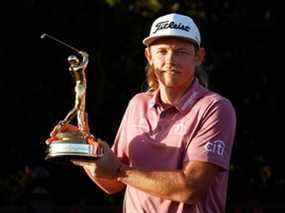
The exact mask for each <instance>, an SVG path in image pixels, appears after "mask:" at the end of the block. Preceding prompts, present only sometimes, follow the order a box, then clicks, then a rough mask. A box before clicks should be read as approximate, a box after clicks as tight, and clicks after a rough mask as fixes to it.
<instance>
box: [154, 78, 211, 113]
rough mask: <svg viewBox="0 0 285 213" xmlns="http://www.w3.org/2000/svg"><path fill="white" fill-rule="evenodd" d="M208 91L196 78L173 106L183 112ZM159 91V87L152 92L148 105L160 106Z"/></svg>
mask: <svg viewBox="0 0 285 213" xmlns="http://www.w3.org/2000/svg"><path fill="white" fill-rule="evenodd" d="M206 91H208V90H207V89H206V88H204V87H203V86H202V85H201V84H200V83H199V81H198V80H197V79H195V80H194V82H193V84H192V85H191V86H190V87H189V89H188V90H187V91H186V93H185V94H184V95H183V96H182V98H181V99H180V100H179V101H178V102H177V103H176V104H175V105H174V107H175V108H176V109H177V110H178V111H179V112H183V111H185V110H188V109H189V108H191V107H192V106H193V105H194V103H196V101H197V100H198V99H199V98H200V97H202V96H203V94H205V92H206ZM161 105H162V104H161V99H160V92H159V89H157V90H155V91H154V92H153V96H152V98H151V99H150V101H149V107H150V108H152V107H157V106H161Z"/></svg>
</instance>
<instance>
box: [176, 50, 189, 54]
mask: <svg viewBox="0 0 285 213" xmlns="http://www.w3.org/2000/svg"><path fill="white" fill-rule="evenodd" d="M177 53H178V54H180V55H189V54H190V53H189V52H188V51H186V50H178V51H177Z"/></svg>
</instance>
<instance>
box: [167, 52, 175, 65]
mask: <svg viewBox="0 0 285 213" xmlns="http://www.w3.org/2000/svg"><path fill="white" fill-rule="evenodd" d="M166 60H167V62H169V63H175V62H176V54H175V52H174V51H168V53H167V57H166Z"/></svg>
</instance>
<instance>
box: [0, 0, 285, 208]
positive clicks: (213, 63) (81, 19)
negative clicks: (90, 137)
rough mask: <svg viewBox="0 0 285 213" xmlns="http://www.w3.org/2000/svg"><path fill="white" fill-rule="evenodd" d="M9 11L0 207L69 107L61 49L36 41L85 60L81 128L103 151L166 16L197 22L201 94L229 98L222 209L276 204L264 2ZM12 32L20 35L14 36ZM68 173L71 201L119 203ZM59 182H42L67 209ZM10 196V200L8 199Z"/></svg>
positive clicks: (96, 4) (18, 189) (93, 4)
mask: <svg viewBox="0 0 285 213" xmlns="http://www.w3.org/2000/svg"><path fill="white" fill-rule="evenodd" d="M7 3H8V4H12V3H9V2H7ZM10 6H11V7H9V11H10V16H9V17H13V16H15V17H17V18H16V19H9V22H7V21H4V22H3V23H1V26H2V29H3V30H2V33H1V38H2V39H1V41H5V42H4V43H1V49H0V55H1V57H2V59H3V61H5V62H6V63H3V65H2V69H3V70H9V71H11V72H3V73H2V74H3V76H2V78H1V79H0V82H1V84H0V88H1V90H2V91H9V92H7V93H6V92H5V93H4V94H2V99H3V100H5V103H9V105H6V104H3V105H2V107H3V109H1V110H2V111H3V112H7V113H4V115H3V116H4V119H5V118H6V119H5V127H4V128H7V129H4V130H3V132H5V133H6V134H5V135H4V139H3V141H5V140H8V139H9V143H2V145H3V146H4V147H3V149H5V155H3V156H1V159H0V160H1V161H0V162H1V163H2V168H6V166H4V165H5V162H9V167H7V169H2V171H1V172H2V173H1V176H0V197H1V198H3V199H2V203H3V202H6V203H12V202H16V200H20V198H19V196H20V197H21V196H23V193H22V192H23V189H24V188H25V187H26V188H29V187H31V185H29V184H30V182H29V181H30V180H32V179H27V176H25V173H23V172H22V171H21V170H22V169H21V168H25V166H26V165H29V164H30V163H31V162H32V163H33V164H36V163H37V162H38V161H41V160H42V159H43V158H44V144H43V141H44V140H45V139H46V137H47V136H48V134H49V131H50V130H51V129H52V126H53V125H55V124H56V123H57V121H58V120H59V119H61V118H63V116H65V114H66V113H67V111H68V109H70V108H71V106H72V100H71V99H72V98H71V97H72V95H73V94H72V92H73V91H72V89H70V88H72V86H73V85H72V81H71V78H70V76H69V75H68V74H67V71H66V70H67V65H66V58H67V56H68V54H69V53H70V52H69V51H70V50H67V49H65V48H64V47H62V46H60V45H58V44H55V43H54V42H51V41H44V42H43V41H40V39H39V37H40V35H41V33H44V32H46V33H51V34H52V35H54V36H56V37H58V38H60V39H63V40H64V41H66V42H67V43H70V44H72V45H73V46H75V47H78V48H82V49H84V50H86V51H87V52H88V53H90V64H89V68H88V70H89V73H88V75H89V76H88V85H90V86H88V97H87V111H88V113H89V117H90V118H89V120H90V125H91V129H92V131H93V133H94V134H96V135H97V136H98V137H101V138H104V139H106V140H107V141H108V142H109V143H110V144H111V143H112V141H113V139H114V137H115V134H116V131H117V128H118V126H119V123H120V120H121V118H122V115H123V113H124V110H125V107H126V105H127V104H128V100H129V99H130V98H131V97H132V96H133V95H134V94H136V93H138V92H140V91H142V90H144V88H145V76H144V66H145V64H146V62H145V59H144V46H143V45H142V39H143V38H144V37H145V36H147V35H148V32H149V29H150V25H151V23H152V21H153V20H154V19H155V18H156V17H158V16H160V15H162V14H165V13H169V12H178V13H183V14H186V15H190V16H192V17H193V19H194V20H195V21H196V22H197V24H198V26H199V28H200V30H201V34H202V45H203V46H204V47H205V48H206V51H207V55H206V61H205V64H204V69H205V70H206V72H207V73H208V75H209V79H210V88H211V89H213V90H215V91H217V92H219V93H221V94H222V95H224V96H225V97H227V98H229V99H230V100H231V101H232V103H233V105H234V106H235V108H236V112H237V119H238V126H237V133H236V142H235V145H234V148H233V153H232V164H231V170H230V175H231V177H230V184H229V193H228V199H229V201H230V203H248V202H254V203H255V202H259V203H262V202H272V203H273V202H279V203H282V202H283V201H282V199H283V196H280V195H282V194H283V193H282V191H284V188H285V187H284V186H285V181H284V180H285V176H284V171H283V170H281V169H280V168H279V163H280V159H279V157H280V156H282V154H283V153H282V149H278V148H276V147H277V146H278V145H274V144H273V142H275V141H280V139H279V135H278V134H274V133H276V132H277V133H278V132H281V131H279V129H278V128H280V127H278V126H276V125H275V124H276V123H277V121H276V119H277V118H278V117H279V114H280V113H281V100H282V99H283V97H282V99H281V95H280V94H279V93H278V92H276V91H280V88H279V87H278V86H279V85H282V84H280V83H278V82H279V81H281V80H280V78H279V77H278V75H276V73H275V74H274V72H272V69H273V64H274V63H275V59H274V60H273V58H274V56H273V55H274V54H272V53H273V52H274V51H273V48H274V45H272V41H275V35H274V31H273V26H274V23H275V22H276V17H275V14H274V12H273V6H272V4H271V3H270V2H258V3H257V2H254V1H230V0H225V1H202V0H191V1H189V0H180V1H174V0H168V1H167V0H145V1H139V0H138V1H133V0H105V1H103V0H101V1H91V0H81V1H76V2H75V1H32V0H30V1H29V0H26V1H21V2H19V4H17V5H14V4H12V5H10ZM6 19H7V17H5V18H3V19H1V20H6ZM10 26H13V28H12V29H11V27H10ZM22 26H25V30H24V31H23V32H22V33H21V36H19V30H18V29H22V28H21V27H22ZM6 28H7V29H6ZM8 28H9V30H8ZM6 41H9V42H6ZM16 53H17V55H16ZM19 56H20V57H19ZM15 59H16V60H15ZM15 61H16V62H15ZM64 69H65V70H64ZM63 70H64V71H63ZM15 76H16V77H15ZM63 83H64V85H63ZM19 108H20V109H19ZM5 116H6V117H5ZM15 121H17V125H18V126H19V127H20V128H17V132H16V134H15V130H14V129H13V128H11V127H13V126H15ZM11 135H13V136H14V135H16V136H21V141H20V143H19V140H10V136H11ZM8 136H9V137H8ZM5 137H7V138H5ZM47 169H48V170H53V169H54V168H53V169H51V168H50V167H49V168H47ZM19 171H20V172H19ZM73 172H74V171H73ZM73 172H70V173H69V176H70V182H66V184H71V183H72V181H78V179H80V180H82V181H83V182H84V183H85V185H84V184H82V186H80V185H79V186H78V187H81V188H82V189H81V190H82V191H80V190H79V189H74V190H75V191H76V190H79V194H84V192H83V191H85V192H86V193H87V194H88V193H90V194H92V200H94V202H97V204H98V203H99V204H103V205H104V204H106V205H108V204H112V205H113V204H114V205H115V204H118V203H120V202H121V197H120V196H121V195H120V196H118V197H115V198H114V197H109V196H106V195H105V194H104V193H103V192H101V191H100V190H99V189H96V187H95V186H94V185H93V183H91V182H88V179H87V178H86V177H85V178H86V179H84V178H82V177H78V176H76V178H77V179H76V178H73V179H72V178H71V177H72V175H75V174H74V173H73ZM55 174H58V175H55ZM80 174H81V173H80ZM60 175H62V176H66V169H61V170H57V171H56V172H52V173H51V178H52V177H53V178H55V177H56V178H57V181H53V182H52V183H51V186H54V188H56V189H51V193H52V194H58V195H63V194H65V195H64V196H66V197H67V198H66V199H67V200H68V198H69V197H68V196H71V195H72V192H71V191H68V190H69V189H68V187H67V186H66V187H58V185H57V184H61V183H63V182H64V180H63V179H60V178H61V177H60ZM76 175H77V174H76ZM83 175H84V174H82V176H83ZM71 180H72V181H71ZM33 181H34V180H32V182H33ZM86 182H88V183H86ZM89 184H90V185H89ZM57 187H58V188H57ZM73 187H75V186H74V185H73ZM90 188H92V189H94V190H97V191H94V190H91V191H90ZM14 194H17V196H16V197H15V198H12V196H11V195H14ZM94 194H95V197H96V199H95V198H93V195H94ZM6 195H7V196H6ZM64 196H62V197H64ZM78 197H79V195H78ZM83 197H84V196H83ZM87 197H89V194H88V195H87ZM78 199H79V198H78Z"/></svg>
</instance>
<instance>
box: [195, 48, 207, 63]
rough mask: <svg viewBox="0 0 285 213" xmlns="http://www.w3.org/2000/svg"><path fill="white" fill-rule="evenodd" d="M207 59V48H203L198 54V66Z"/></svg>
mask: <svg viewBox="0 0 285 213" xmlns="http://www.w3.org/2000/svg"><path fill="white" fill-rule="evenodd" d="M205 57H206V50H205V48H203V47H201V48H199V50H198V51H197V53H196V64H197V65H201V64H202V63H203V62H204V60H205Z"/></svg>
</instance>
